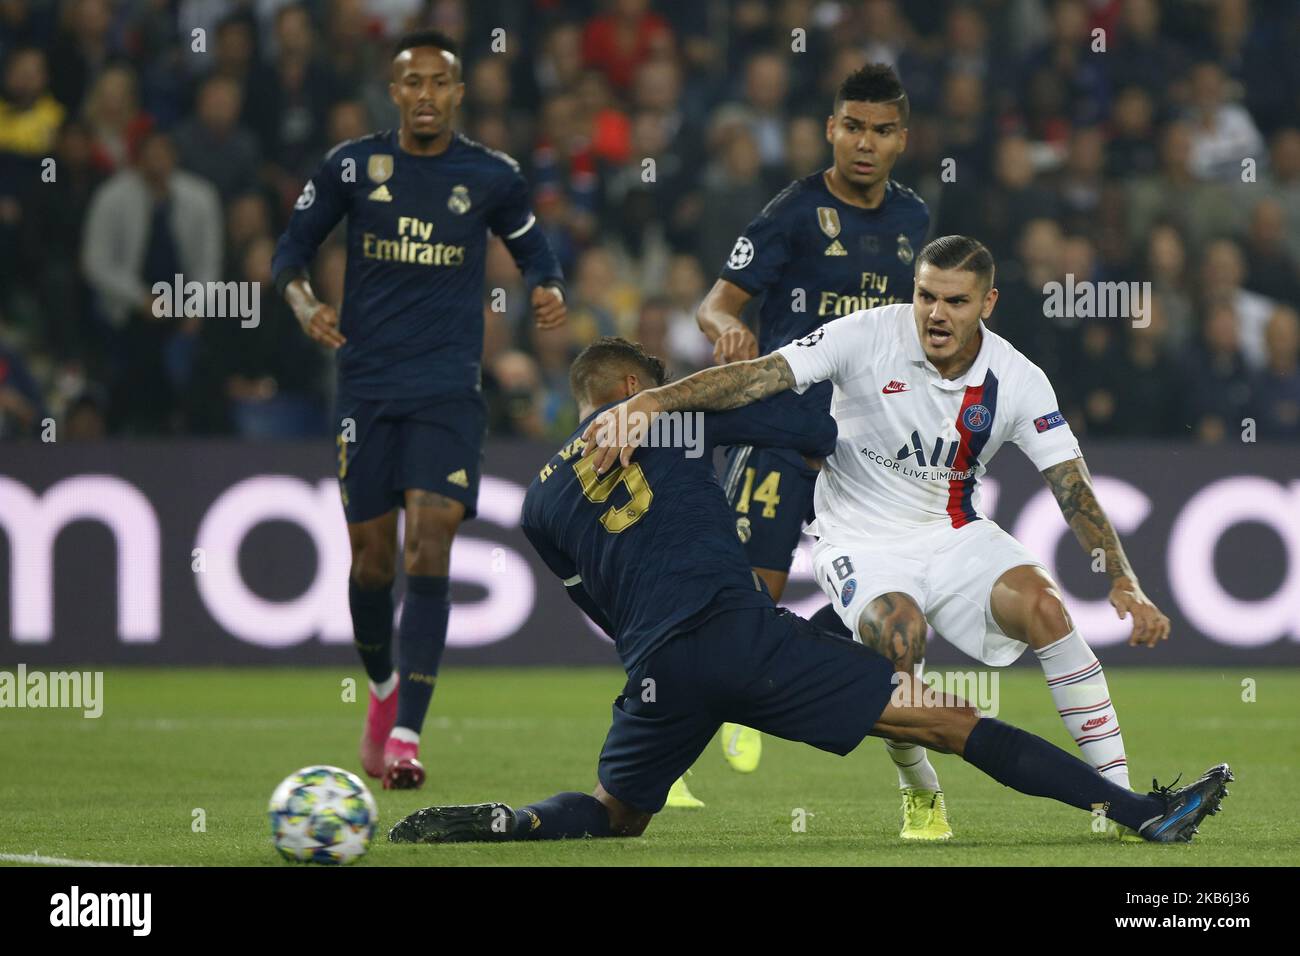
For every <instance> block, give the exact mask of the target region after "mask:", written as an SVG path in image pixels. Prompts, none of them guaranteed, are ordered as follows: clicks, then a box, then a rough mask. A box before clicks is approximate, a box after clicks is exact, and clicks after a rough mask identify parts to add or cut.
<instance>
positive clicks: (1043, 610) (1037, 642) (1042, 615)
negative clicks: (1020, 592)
mask: <svg viewBox="0 0 1300 956" xmlns="http://www.w3.org/2000/svg"><path fill="white" fill-rule="evenodd" d="M1026 604H1027V606H1026V609H1025V610H1026V624H1027V630H1028V632H1029V635H1028V636H1029V638H1030V643H1031V644H1033V645H1034V646H1035V647H1041V646H1043V645H1044V644H1050V643H1051V642H1052V641H1055V640H1059V639H1060V638H1062V637H1065V635H1066V634H1069V633H1070V631H1071V630H1073V629H1074V622H1073V621H1071V620H1070V612H1069V611H1068V610H1066V607H1065V601H1064V600H1062V598H1061V592H1059V591H1058V590H1056V588H1054V587H1052V586H1050V585H1044V586H1042V587H1039V588H1035V589H1034V590H1033V591H1031V592H1030V594H1029V596H1028V598H1027V601H1026Z"/></svg>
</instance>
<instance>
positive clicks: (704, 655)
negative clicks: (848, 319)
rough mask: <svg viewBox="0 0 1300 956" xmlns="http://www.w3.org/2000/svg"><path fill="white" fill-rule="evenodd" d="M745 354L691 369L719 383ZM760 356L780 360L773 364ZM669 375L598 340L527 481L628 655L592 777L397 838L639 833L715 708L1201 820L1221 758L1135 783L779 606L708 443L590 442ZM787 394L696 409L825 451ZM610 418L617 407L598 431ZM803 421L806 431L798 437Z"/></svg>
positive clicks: (761, 725) (738, 431)
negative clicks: (728, 408)
mask: <svg viewBox="0 0 1300 956" xmlns="http://www.w3.org/2000/svg"><path fill="white" fill-rule="evenodd" d="M833 324H836V323H833ZM776 360H777V361H784V360H782V359H780V358H779V356H778V357H777V359H776ZM760 361H762V360H760ZM753 365H754V363H747V365H730V366H724V367H722V368H720V369H714V370H711V371H710V372H707V373H702V374H706V375H712V376H714V377H713V378H712V379H710V380H708V381H711V382H714V383H721V382H725V381H727V380H730V379H734V378H735V377H736V370H737V369H747V366H749V367H752V366H753ZM751 374H752V373H751ZM758 374H760V375H762V376H765V377H770V378H771V379H772V380H774V381H776V380H779V379H780V377H781V376H779V375H778V374H777V373H775V372H774V371H772V370H770V369H768V370H765V371H762V372H760V373H758ZM723 376H725V378H722V377H723ZM785 377H786V378H792V376H790V375H789V373H788V372H787V373H786V375H785ZM693 378H698V376H693ZM764 380H766V378H765V379H764ZM662 381H663V363H662V362H659V361H658V360H657V359H655V358H653V357H651V356H648V355H647V354H646V353H645V352H644V351H643V350H642V349H641V347H640V346H637V345H633V344H631V343H629V342H626V341H623V340H621V339H602V340H598V341H597V342H596V343H593V344H592V345H591V346H590V347H589V348H588V349H587V350H586V351H584V352H583V354H582V355H580V356H579V357H578V358H577V360H576V361H575V362H574V364H573V366H572V369H571V371H570V384H571V387H572V389H573V393H574V398H575V399H576V400H577V402H578V406H579V415H580V416H581V418H582V424H581V425H579V427H578V430H577V431H575V432H574V433H573V435H572V436H571V437H570V439H569V441H568V442H567V443H566V444H565V445H564V447H563V448H561V449H560V451H559V452H558V453H557V454H555V455H554V456H552V457H551V459H550V460H549V461H548V462H547V463H546V464H545V465H544V466H543V468H542V469H541V471H540V473H539V474H538V476H537V477H536V478H535V479H534V480H533V482H532V484H531V485H530V486H529V488H528V493H527V495H526V497H525V499H524V520H523V527H524V531H525V533H526V534H527V535H528V539H529V541H530V542H531V543H532V544H533V546H534V547H535V548H536V549H537V551H538V554H539V555H540V556H541V557H542V559H543V560H544V561H545V562H546V564H547V566H548V567H549V568H550V569H551V570H552V571H553V572H554V573H555V574H556V575H557V576H558V577H559V578H561V579H562V580H563V581H564V585H565V589H566V592H567V593H568V595H569V597H570V598H571V599H572V600H573V601H574V602H575V603H576V604H577V605H578V606H579V607H581V608H582V609H583V610H584V611H585V612H586V613H587V614H588V615H589V616H590V617H591V618H592V620H593V621H595V622H596V623H597V624H598V625H599V626H600V627H601V628H603V629H604V630H605V631H606V633H608V634H610V635H611V636H612V637H613V638H614V643H615V647H616V649H617V651H618V654H619V657H620V658H621V660H622V662H623V666H624V669H625V670H626V672H627V683H626V684H625V686H624V688H623V692H622V694H621V695H620V696H619V697H618V698H617V699H616V700H615V702H614V706H613V725H612V726H611V727H610V731H609V735H608V736H607V737H606V739H605V745H604V748H603V749H602V751H601V755H600V762H599V768H598V778H599V782H598V784H597V786H596V789H595V792H594V793H592V794H590V795H589V794H585V793H577V792H565V793H559V794H556V795H555V796H553V797H550V798H549V799H546V800H542V801H539V802H537V803H533V804H529V805H528V806H525V807H521V808H520V809H518V810H515V809H512V808H511V807H509V806H507V805H505V804H503V803H484V804H477V805H471V806H437V807H428V808H425V809H423V810H417V811H416V812H415V813H413V814H411V815H410V816H408V817H406V818H404V819H403V820H400V821H399V822H398V823H397V824H396V825H395V826H394V827H393V828H392V830H391V831H390V833H389V839H390V840H392V841H393V842H396V843H449V842H463V841H488V840H554V839H561V838H565V837H584V836H589V837H611V836H639V835H640V834H641V833H642V832H643V831H644V830H645V828H646V826H647V825H648V824H649V822H650V819H651V817H653V816H654V814H655V813H657V812H658V811H659V810H660V809H661V808H662V807H663V805H664V801H665V799H666V798H667V795H668V790H669V788H670V786H671V785H672V783H673V782H674V781H675V780H677V779H678V777H680V776H681V774H682V773H683V772H685V770H686V768H687V767H689V766H691V764H693V763H694V762H695V761H696V759H698V758H699V755H700V753H701V752H703V750H704V748H705V747H707V746H708V745H709V742H710V741H711V740H712V739H713V737H714V736H715V735H716V734H717V732H718V728H719V726H720V725H721V723H722V722H723V721H728V720H730V721H739V722H741V723H744V724H745V725H747V726H750V727H755V728H757V729H758V730H760V731H761V732H763V733H769V734H775V735H777V736H778V737H784V738H786V739H788V740H797V741H802V742H804V743H808V744H810V745H812V746H814V747H817V748H819V749H821V750H825V751H828V752H830V753H835V754H841V755H843V754H847V753H849V752H850V751H852V750H853V749H854V748H855V747H856V746H857V745H858V743H859V742H860V741H861V740H862V738H863V737H865V736H867V735H868V734H871V735H875V736H883V737H889V738H895V739H901V740H906V741H910V742H913V743H916V744H919V745H921V746H925V747H930V748H933V749H936V750H939V751H941V752H946V753H955V754H959V755H960V756H961V757H962V759H964V760H965V761H967V762H968V763H970V764H971V765H972V766H975V767H977V768H979V769H980V770H982V771H984V772H985V773H987V774H989V775H990V776H991V777H993V778H994V779H995V780H998V781H999V782H1000V783H1002V784H1004V785H1006V786H1009V787H1014V788H1015V789H1017V790H1019V791H1021V792H1022V793H1027V794H1032V795H1035V796H1043V797H1050V798H1052V799H1055V800H1059V801H1061V802H1063V803H1068V804H1069V805H1071V806H1074V807H1078V808H1080V809H1082V810H1085V811H1091V810H1093V808H1094V807H1104V808H1105V812H1106V813H1107V814H1108V815H1109V817H1110V818H1111V819H1115V820H1118V821H1120V822H1121V823H1123V824H1124V825H1126V826H1129V827H1132V828H1133V829H1134V830H1136V831H1138V832H1140V833H1141V834H1142V836H1143V837H1144V838H1145V839H1148V840H1153V841H1157V842H1173V841H1183V840H1190V839H1191V837H1192V835H1193V833H1194V832H1195V830H1196V827H1197V825H1198V824H1199V823H1200V821H1201V820H1202V819H1204V817H1205V816H1206V815H1207V814H1210V813H1215V812H1217V811H1218V809H1219V803H1220V801H1221V800H1222V798H1223V796H1224V795H1225V794H1226V793H1227V783H1228V782H1229V781H1230V780H1231V779H1232V774H1231V771H1230V770H1229V769H1228V766H1227V765H1226V764H1220V765H1218V766H1216V767H1213V768H1211V769H1210V770H1209V771H1207V772H1206V773H1205V774H1204V775H1202V776H1201V777H1200V778H1199V779H1198V780H1196V781H1195V782H1194V783H1192V784H1190V785H1189V786H1188V787H1185V788H1183V789H1182V790H1178V791H1174V790H1171V789H1169V788H1159V789H1157V790H1156V791H1155V792H1153V793H1150V794H1147V795H1138V794H1135V793H1133V792H1131V791H1130V790H1128V789H1127V788H1126V787H1121V786H1119V785H1118V784H1116V783H1114V782H1112V781H1110V780H1108V779H1106V778H1105V777H1103V776H1102V775H1101V774H1099V773H1097V771H1096V770H1094V769H1093V768H1091V767H1089V766H1088V765H1087V764H1085V763H1084V762H1083V761H1081V760H1079V759H1078V758H1077V757H1074V756H1072V755H1070V754H1067V753H1066V752H1065V751H1063V750H1061V749H1060V748H1058V747H1055V746H1053V745H1052V744H1049V743H1048V742H1047V741H1045V740H1043V739H1042V738H1041V737H1036V736H1034V735H1032V734H1029V733H1026V732H1025V731H1023V730H1020V729H1018V728H1016V727H1013V726H1011V725H1010V724H1005V723H1003V722H1001V721H999V720H996V719H993V718H991V717H983V718H982V717H980V715H979V712H978V711H977V710H975V709H974V708H973V707H969V706H967V705H966V704H965V703H964V702H962V701H960V700H959V699H957V698H955V697H952V696H946V697H944V698H943V699H942V700H940V701H935V700H934V699H933V695H932V694H927V688H925V686H924V685H923V684H922V682H921V681H920V680H919V679H918V678H916V677H915V676H913V675H907V674H900V673H898V672H897V671H895V669H894V665H893V662H892V661H890V660H888V659H887V658H885V657H883V656H881V655H880V654H877V653H876V652H875V651H873V650H871V649H870V648H868V647H864V646H863V645H861V644H858V643H855V642H853V641H847V640H844V639H843V638H840V637H836V636H834V635H832V634H831V633H829V632H827V631H823V630H821V629H820V628H818V627H816V626H815V625H813V624H810V623H809V622H808V621H805V620H803V619H802V618H800V617H797V616H796V615H794V614H792V613H790V612H789V611H787V610H784V609H781V608H778V607H776V605H775V604H773V603H772V599H771V598H770V597H769V596H768V595H767V593H766V591H765V590H763V589H761V588H760V587H759V586H758V581H757V580H756V578H755V577H754V575H753V572H752V571H751V569H750V567H749V562H748V559H747V558H746V556H745V552H744V549H743V548H742V547H741V545H740V542H739V540H737V538H736V537H735V536H734V534H732V533H731V531H732V523H733V521H734V520H735V519H734V517H733V516H732V512H731V508H730V506H729V505H728V502H727V500H726V496H725V495H724V494H723V492H722V489H721V488H720V487H719V485H718V483H717V476H716V474H715V473H714V470H713V465H712V459H711V456H709V455H707V454H705V455H699V454H691V453H689V452H688V451H686V450H684V449H682V448H679V447H664V444H665V443H662V442H653V443H651V445H650V446H649V447H643V448H641V449H639V450H638V451H637V454H636V460H635V461H632V460H630V458H631V456H630V454H629V455H626V456H624V461H623V463H622V465H620V464H619V460H618V449H617V448H614V449H613V452H614V453H613V460H612V462H605V465H606V468H605V470H604V472H603V473H598V472H597V465H598V463H599V461H598V459H597V457H596V456H595V455H591V454H590V453H591V452H592V451H593V450H595V451H597V453H599V452H600V451H601V450H603V449H600V448H598V447H597V446H598V445H601V444H604V442H605V441H606V440H608V439H607V438H605V437H604V436H602V435H598V432H599V431H600V429H601V428H603V427H605V424H607V423H609V422H610V421H611V419H610V418H609V417H607V416H606V415H603V414H602V410H608V409H612V408H613V407H614V406H615V405H616V404H617V403H619V402H623V401H624V400H626V399H627V398H628V397H629V396H635V395H637V394H638V393H640V394H645V393H644V392H642V390H643V389H645V388H648V387H652V386H657V385H659V384H660V383H661V382H662ZM686 381H687V382H691V379H687V380H686ZM673 387H674V386H668V389H671V388H673ZM715 387H716V385H715ZM657 390H658V389H657ZM666 390H667V389H664V390H663V391H666ZM690 391H691V392H692V393H693V395H694V397H696V398H697V399H698V397H699V394H700V393H699V392H698V391H696V390H695V389H694V388H693V387H692V388H691V389H690ZM771 391H773V392H775V391H776V389H775V388H772V389H771ZM791 399H792V396H789V395H782V396H777V397H776V398H775V399H773V400H769V401H767V402H762V403H759V404H757V405H755V406H753V407H751V408H747V409H740V410H738V411H734V412H722V413H720V414H710V415H706V416H704V429H705V436H706V439H707V440H708V441H712V442H717V443H722V442H726V441H732V442H747V443H753V444H760V443H768V442H773V443H776V444H781V443H782V441H784V442H787V443H788V444H785V445H784V447H792V448H798V449H801V450H802V451H803V452H804V453H805V454H814V453H817V454H820V450H819V449H818V445H819V444H820V443H821V442H822V441H823V436H825V437H826V438H828V439H829V440H830V441H834V438H833V435H834V430H833V429H827V428H826V427H825V426H823V425H822V424H820V423H819V422H817V421H816V420H813V419H810V418H809V417H808V416H807V414H806V413H805V412H804V411H803V410H802V409H801V408H799V407H798V403H797V402H794V401H792V400H791ZM633 401H635V399H633ZM657 404H658V403H657V402H654V401H651V402H649V403H646V407H648V408H654V407H655V406H656V405H657ZM737 404H738V402H737ZM822 418H823V419H824V418H825V416H822ZM629 424H632V423H631V422H629ZM633 427H635V425H634V424H633ZM618 430H619V426H618V420H617V418H616V417H614V418H613V419H612V426H610V431H609V432H607V433H606V434H614V433H615V432H617V431H618ZM660 434H663V432H662V431H660ZM799 434H803V436H804V437H803V438H802V439H799V440H796V439H795V437H794V436H796V435H799ZM613 441H614V443H615V444H621V443H623V439H622V438H619V437H615V438H614V439H613ZM628 451H629V453H630V451H631V449H630V448H629V449H628ZM611 464H612V468H611V467H609V465H611ZM819 520H820V518H819Z"/></svg>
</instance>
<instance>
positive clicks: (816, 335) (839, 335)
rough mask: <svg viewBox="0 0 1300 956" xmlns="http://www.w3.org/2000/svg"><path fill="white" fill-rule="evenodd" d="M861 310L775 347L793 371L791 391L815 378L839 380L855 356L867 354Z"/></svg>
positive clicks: (802, 388) (866, 333) (866, 330)
mask: <svg viewBox="0 0 1300 956" xmlns="http://www.w3.org/2000/svg"><path fill="white" fill-rule="evenodd" d="M865 316H866V313H865V312H854V313H852V314H851V315H846V316H844V317H843V318H840V319H833V320H832V321H830V322H827V323H826V324H825V325H823V326H822V327H821V328H819V329H816V330H814V331H813V332H810V333H809V334H808V335H805V336H804V337H803V338H801V339H795V340H794V341H793V342H791V343H790V344H789V345H783V346H781V347H780V348H779V349H777V350H776V354H777V355H780V356H781V357H782V358H784V359H785V360H786V362H787V363H789V365H790V371H792V372H794V381H795V385H794V391H795V392H796V393H797V394H800V395H802V394H803V393H804V391H806V390H807V388H808V386H810V385H814V384H816V383H817V382H825V381H832V382H842V381H844V380H845V379H846V378H847V377H849V373H850V369H851V367H852V362H853V359H854V357H855V356H862V355H870V354H871V349H870V347H869V345H870V343H868V342H867V341H866V339H867V337H868V336H869V335H870V331H871V329H870V326H869V325H868V324H867V323H866V322H865V321H864V317H865Z"/></svg>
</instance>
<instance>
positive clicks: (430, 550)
mask: <svg viewBox="0 0 1300 956" xmlns="http://www.w3.org/2000/svg"><path fill="white" fill-rule="evenodd" d="M451 539H452V536H451V534H449V533H447V532H446V531H444V530H443V529H442V528H439V527H437V526H433V527H427V528H420V529H419V530H418V531H417V532H416V533H414V534H409V535H407V537H406V540H405V541H404V542H403V543H402V561H403V564H404V566H405V568H406V573H407V574H434V575H437V574H445V573H446V568H447V566H448V564H449V562H450V560H451Z"/></svg>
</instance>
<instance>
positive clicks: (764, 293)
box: [721, 172, 930, 401]
mask: <svg viewBox="0 0 1300 956" xmlns="http://www.w3.org/2000/svg"><path fill="white" fill-rule="evenodd" d="M929 229H930V212H929V210H928V209H927V208H926V205H925V202H924V200H922V199H921V197H920V196H918V195H917V194H916V193H914V192H912V190H910V189H908V188H906V187H905V186H900V185H899V184H898V183H896V182H894V181H893V180H892V179H891V180H890V181H889V182H887V183H886V184H885V198H884V201H883V202H881V204H880V205H879V206H878V207H877V208H875V209H863V208H861V207H860V206H851V205H849V204H848V203H846V202H843V201H841V200H840V199H837V198H836V197H835V196H834V195H833V194H832V193H831V191H830V190H829V189H827V188H826V180H825V179H824V178H823V173H822V172H817V173H813V174H812V175H811V176H805V177H804V178H803V179H796V180H795V181H794V182H792V183H791V184H790V185H789V186H787V187H786V188H785V189H783V190H782V191H781V192H779V193H777V195H776V196H775V197H774V198H773V199H772V201H771V202H769V203H768V204H767V205H766V206H765V207H764V208H763V211H762V212H761V213H759V215H758V217H757V218H756V219H754V221H753V222H751V223H750V224H749V225H748V226H747V227H746V228H745V231H744V233H743V234H742V235H741V236H740V238H739V239H737V240H736V245H735V246H734V247H733V248H732V250H731V255H730V256H729V257H728V259H727V263H726V265H725V266H724V267H723V269H722V273H721V278H723V279H726V280H727V281H728V282H731V283H734V284H735V285H738V286H740V288H742V289H744V290H745V291H746V292H748V293H749V294H750V295H752V296H755V297H756V298H759V297H761V298H760V301H759V303H758V345H759V348H758V350H759V353H760V354H762V355H766V354H767V353H768V352H771V351H773V350H774V349H778V348H780V347H781V346H783V345H787V344H789V343H790V342H793V341H794V340H795V339H799V338H803V337H804V336H805V335H807V334H809V333H810V332H812V331H813V330H815V329H816V328H818V327H819V326H821V325H824V324H825V323H827V322H829V321H830V320H831V319H834V318H837V317H839V316H842V315H848V314H849V313H850V312H858V311H861V310H862V309H871V308H875V307H876V306H878V305H888V304H890V303H895V302H911V301H912V275H913V261H914V260H915V258H916V254H917V253H918V252H920V251H921V248H922V246H924V245H925V240H926V235H927V233H928V232H929ZM827 400H828V401H829V396H828V397H827Z"/></svg>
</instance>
